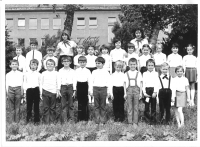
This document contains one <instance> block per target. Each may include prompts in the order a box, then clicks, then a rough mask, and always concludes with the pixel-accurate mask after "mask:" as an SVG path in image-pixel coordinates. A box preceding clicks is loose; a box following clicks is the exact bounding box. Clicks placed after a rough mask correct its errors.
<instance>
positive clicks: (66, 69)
mask: <svg viewBox="0 0 200 147" xmlns="http://www.w3.org/2000/svg"><path fill="white" fill-rule="evenodd" d="M62 70H65V71H70V70H71V68H70V67H69V68H68V69H65V68H64V67H63V68H62Z"/></svg>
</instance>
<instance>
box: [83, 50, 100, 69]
mask: <svg viewBox="0 0 200 147" xmlns="http://www.w3.org/2000/svg"><path fill="white" fill-rule="evenodd" d="M87 52H88V55H86V56H85V57H86V58H87V64H86V67H87V69H89V70H90V72H91V73H92V71H93V70H95V69H96V64H95V60H96V58H97V56H95V55H94V46H89V47H88V50H87Z"/></svg>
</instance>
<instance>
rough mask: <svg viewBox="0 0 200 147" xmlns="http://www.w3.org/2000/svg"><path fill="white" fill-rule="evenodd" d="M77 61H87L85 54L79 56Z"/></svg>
mask: <svg viewBox="0 0 200 147" xmlns="http://www.w3.org/2000/svg"><path fill="white" fill-rule="evenodd" d="M78 62H87V58H86V57H85V56H80V57H79V58H78Z"/></svg>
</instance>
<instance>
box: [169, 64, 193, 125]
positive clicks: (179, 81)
mask: <svg viewBox="0 0 200 147" xmlns="http://www.w3.org/2000/svg"><path fill="white" fill-rule="evenodd" d="M175 72H176V74H177V76H176V77H175V78H174V79H173V84H172V87H173V89H172V90H173V92H174V95H175V98H174V96H173V97H172V101H175V104H174V105H175V115H176V121H177V123H178V127H179V128H180V127H182V126H184V115H183V112H182V108H183V107H185V106H187V103H189V101H190V92H189V82H188V79H187V78H186V77H184V76H183V73H184V68H183V67H182V66H178V67H176V68H175Z"/></svg>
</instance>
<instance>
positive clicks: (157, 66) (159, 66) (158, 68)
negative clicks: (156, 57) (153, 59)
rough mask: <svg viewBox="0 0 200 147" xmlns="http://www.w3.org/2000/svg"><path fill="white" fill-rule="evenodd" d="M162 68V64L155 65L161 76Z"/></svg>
mask: <svg viewBox="0 0 200 147" xmlns="http://www.w3.org/2000/svg"><path fill="white" fill-rule="evenodd" d="M160 68H161V65H156V66H155V71H157V72H158V74H159V76H160V75H161V70H160Z"/></svg>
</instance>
